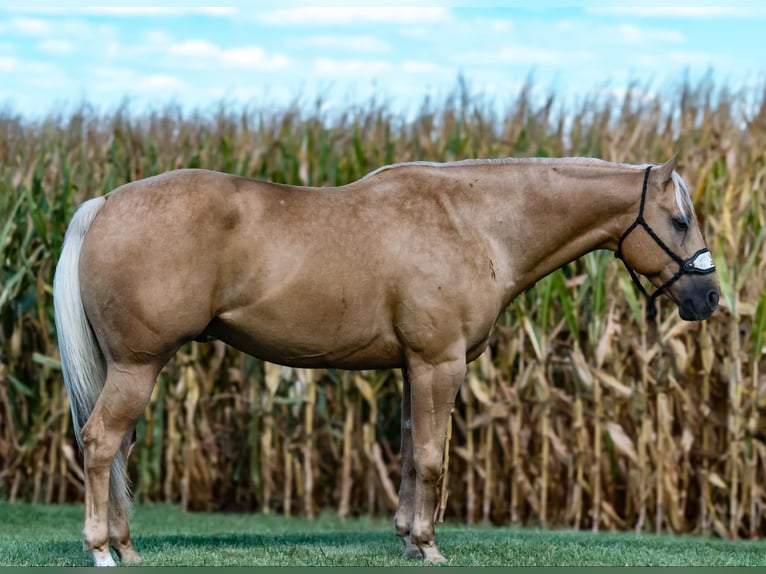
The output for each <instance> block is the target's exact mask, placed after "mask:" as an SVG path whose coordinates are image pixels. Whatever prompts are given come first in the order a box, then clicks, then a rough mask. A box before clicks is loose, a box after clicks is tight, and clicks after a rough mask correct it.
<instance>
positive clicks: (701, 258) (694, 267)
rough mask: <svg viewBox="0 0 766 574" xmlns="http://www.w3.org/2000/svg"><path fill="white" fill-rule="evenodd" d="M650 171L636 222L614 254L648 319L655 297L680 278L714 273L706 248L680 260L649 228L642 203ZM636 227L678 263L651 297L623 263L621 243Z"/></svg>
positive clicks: (643, 189) (647, 172)
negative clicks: (638, 293)
mask: <svg viewBox="0 0 766 574" xmlns="http://www.w3.org/2000/svg"><path fill="white" fill-rule="evenodd" d="M651 169H652V166H648V167H647V168H646V170H645V171H644V185H643V187H642V189H641V205H640V207H639V208H638V217H636V220H635V221H634V222H633V223H632V224H631V225H630V227H628V228H627V229H626V230H625V233H623V234H622V236H621V237H620V241H619V243H618V244H617V250H616V251H615V252H614V256H615V257H616V258H617V259H619V260H620V261H622V263H623V264H624V265H625V269H627V270H628V273H630V278H631V279H632V280H633V283H634V284H635V285H636V287H637V288H638V290H639V291H641V293H642V294H643V295H644V297H646V303H647V307H646V314H647V317H649V318H650V319H651V318H652V317H654V316H655V315H656V314H657V307H656V305H655V300H656V299H657V297H658V296H659V295H661V294H662V293H663V292H664V291H665V290H666V289H667V288H668V287H670V286H671V285H672V284H673V283H675V282H676V281H678V279H680V278H681V276H683V275H691V274H694V275H707V274H709V273H713V272H714V271H715V263H714V262H713V256H712V255H711V254H710V251H709V250H708V249H707V247H704V248H702V249H700V250H699V251H697V252H696V253H695V254H694V255H692V256H691V257H689V258H688V259H682V258H681V257H680V256H679V255H678V254H677V253H675V252H674V251H673V250H672V249H670V247H668V246H667V245H665V242H664V241H662V239H660V237H659V235H657V234H656V233H655V232H654V230H653V229H652V228H651V227H649V224H648V223H647V222H646V220H645V219H644V203H645V202H646V187H647V184H648V183H649V172H650V171H651ZM636 227H643V228H644V230H645V231H646V232H647V233H648V234H649V237H651V238H652V239H654V242H655V243H656V244H657V245H659V246H660V247H661V248H662V250H663V251H665V253H667V254H668V255H670V258H671V259H673V261H675V262H676V263H678V271H676V273H675V275H673V276H672V277H671V278H670V279H668V280H667V281H665V283H663V284H662V285H660V286H659V287H657V289H656V290H655V291H654V293H652V294H651V295H650V294H649V293H648V292H647V291H646V289H645V288H644V286H643V285H642V284H641V281H640V280H639V278H638V274H637V273H636V272H635V270H634V269H633V268H632V267H631V266H630V265H628V262H627V261H625V257H624V256H623V254H622V243H623V242H624V241H625V238H626V237H627V236H628V235H630V233H631V232H632V231H633V230H634V229H635V228H636Z"/></svg>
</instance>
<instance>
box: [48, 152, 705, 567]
mask: <svg viewBox="0 0 766 574" xmlns="http://www.w3.org/2000/svg"><path fill="white" fill-rule="evenodd" d="M675 165H676V162H675V157H674V158H672V159H670V160H669V161H667V162H665V163H663V164H644V165H631V164H620V163H611V162H606V161H603V160H597V159H587V158H560V159H513V158H507V159H487V160H462V161H455V162H448V163H430V162H410V163H401V164H394V165H389V166H384V167H382V168H379V169H377V170H375V171H373V172H371V173H369V174H368V175H366V176H365V177H363V178H361V179H359V180H357V181H355V182H352V183H350V184H348V185H344V186H340V187H302V186H290V185H284V184H277V183H271V182H266V181H258V180H253V179H247V178H244V177H238V176H234V175H228V174H223V173H218V172H213V171H207V170H199V169H182V170H176V171H171V172H167V173H164V174H161V175H157V176H153V177H149V178H146V179H142V180H137V181H134V182H131V183H127V184H125V185H123V186H121V187H119V188H117V189H115V190H113V191H111V192H110V193H108V194H107V195H104V196H100V197H96V198H94V199H90V200H88V201H86V202H84V203H83V204H82V205H81V206H80V207H79V209H78V210H77V212H76V213H75V215H74V217H73V219H72V221H71V222H70V225H69V227H68V229H67V232H66V235H65V240H64V244H63V247H62V252H61V256H60V259H59V261H58V263H57V267H56V272H55V278H54V288H53V291H54V304H55V305H54V306H55V319H56V326H57V333H58V341H59V347H60V353H61V363H62V371H63V377H64V381H65V385H66V389H67V393H68V396H69V400H70V403H71V410H72V419H73V425H74V430H75V435H76V438H77V441H78V442H79V444H80V447H81V448H82V450H83V458H84V474H85V521H84V528H83V541H84V545H85V547H86V548H87V549H89V550H90V551H91V552H92V555H93V561H94V564H95V565H99V566H107V565H114V564H115V561H114V558H113V556H112V554H111V551H110V547H111V548H113V549H114V550H115V552H116V553H117V555H118V557H119V558H120V560H121V561H122V562H123V563H135V562H138V561H140V556H139V555H138V553H137V552H136V550H135V549H134V547H133V545H132V542H131V539H130V528H129V525H128V516H129V510H130V504H131V501H130V492H129V481H128V477H127V473H126V461H127V457H128V454H129V452H130V448H131V440H132V436H133V431H134V429H135V426H136V422H137V420H138V419H139V417H140V416H141V415H142V413H143V412H144V410H145V407H146V406H147V404H148V402H149V399H150V396H151V393H152V388H153V386H154V384H155V379H156V377H157V376H158V374H159V372H160V370H161V369H162V368H163V366H164V365H165V364H166V363H167V361H168V360H169V359H170V358H171V357H172V356H173V355H174V353H175V352H176V351H177V350H178V349H179V347H180V346H181V345H183V344H184V343H186V342H188V341H191V340H195V339H200V338H203V339H204V338H206V337H213V338H217V339H219V340H221V341H224V342H225V343H227V344H229V345H232V346H233V347H235V348H237V349H239V350H241V351H243V352H245V353H248V354H250V355H253V356H255V357H258V358H260V359H263V360H266V361H270V362H273V363H278V364H281V365H287V366H291V367H302V368H340V369H392V368H399V369H401V371H402V374H403V377H402V378H403V396H402V400H401V413H402V416H401V421H402V426H401V433H402V434H401V456H402V479H401V484H400V490H399V502H398V507H397V510H396V513H395V516H394V527H395V532H396V535H397V536H398V537H399V538H401V540H402V541H403V544H404V556H406V557H408V558H422V559H424V560H426V561H431V562H442V561H444V560H445V558H444V556H443V555H442V553H441V552H440V551H439V549H438V547H437V545H436V542H435V534H434V513H435V509H436V506H437V492H436V490H437V488H436V487H437V482H438V480H439V479H440V475H441V471H442V462H443V460H442V459H443V448H444V444H445V437H446V433H447V425H448V421H449V415H450V411H451V410H452V408H453V405H454V402H455V399H456V395H457V392H458V390H459V388H460V386H461V384H462V383H463V382H464V378H465V374H466V364H467V363H468V362H470V361H473V360H474V359H476V358H477V357H478V356H479V355H480V354H481V353H482V352H483V351H484V349H485V348H486V347H487V345H488V342H489V340H490V335H491V333H492V330H493V326H494V324H495V322H496V320H497V318H498V315H499V314H500V313H501V312H502V311H503V310H504V309H505V307H507V306H508V305H509V304H510V303H511V302H512V301H513V299H514V298H515V297H516V296H517V295H518V294H519V293H520V292H522V291H523V290H525V289H526V288H528V287H530V286H531V285H533V284H534V283H535V282H536V281H538V280H539V279H541V278H542V277H544V276H545V275H547V274H548V273H550V272H552V271H554V270H555V269H557V268H559V267H561V266H563V265H565V264H566V263H568V262H571V261H573V260H575V259H576V258H578V257H580V256H582V255H583V254H585V253H587V252H590V251H593V250H596V249H608V250H612V251H614V252H615V255H616V256H617V257H618V258H619V259H621V260H622V261H623V263H624V264H625V266H626V267H627V268H628V270H629V272H630V275H631V277H632V278H633V279H634V281H635V282H636V284H637V285H638V287H639V289H641V291H642V292H643V293H644V294H645V295H646V297H647V300H648V301H649V303H653V302H654V300H655V298H656V297H658V296H659V295H661V294H663V295H666V296H667V297H669V298H670V299H671V300H672V301H673V302H675V303H676V305H677V306H678V313H679V315H680V317H681V318H682V319H684V320H689V321H693V320H694V321H697V320H704V319H706V318H708V317H710V315H711V314H712V313H713V312H714V310H715V309H716V306H717V304H718V299H719V286H718V281H717V279H716V276H715V265H714V263H713V258H712V257H711V254H710V252H709V251H708V249H707V247H706V246H705V241H704V238H703V235H702V233H701V231H700V227H699V222H698V219H697V217H696V215H695V212H694V206H693V203H692V200H691V198H690V196H689V191H688V188H687V186H686V183H685V182H684V180H683V178H682V177H681V176H680V175H679V174H678V173H677V172H676V171H675ZM639 275H643V276H644V277H645V279H644V280H643V281H645V282H648V283H650V284H651V285H653V286H654V288H656V290H655V291H654V293H651V294H650V293H648V292H647V291H646V289H645V288H644V287H643V285H642V284H641V282H640V281H639V278H638V276H639Z"/></svg>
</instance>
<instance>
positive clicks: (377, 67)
mask: <svg viewBox="0 0 766 574" xmlns="http://www.w3.org/2000/svg"><path fill="white" fill-rule="evenodd" d="M313 70H314V72H316V73H318V74H320V75H323V76H343V77H348V76H352V75H360V76H366V77H369V76H371V75H375V74H380V73H383V72H388V71H390V70H391V64H390V63H389V62H386V61H385V60H360V59H351V60H336V59H333V58H318V59H316V60H314V67H313Z"/></svg>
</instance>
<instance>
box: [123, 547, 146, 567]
mask: <svg viewBox="0 0 766 574" xmlns="http://www.w3.org/2000/svg"><path fill="white" fill-rule="evenodd" d="M120 562H122V563H123V564H141V556H139V554H138V552H136V551H135V550H133V549H132V548H130V549H125V550H123V551H122V553H121V554H120Z"/></svg>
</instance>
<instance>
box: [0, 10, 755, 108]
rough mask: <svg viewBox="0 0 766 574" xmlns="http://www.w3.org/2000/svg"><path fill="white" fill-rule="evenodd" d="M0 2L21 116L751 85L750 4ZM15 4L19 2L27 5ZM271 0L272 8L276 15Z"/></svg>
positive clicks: (1, 72) (1, 34)
mask: <svg viewBox="0 0 766 574" xmlns="http://www.w3.org/2000/svg"><path fill="white" fill-rule="evenodd" d="M537 5H538V6H542V7H539V8H528V7H524V6H522V5H514V6H502V5H497V3H492V2H489V3H487V2H485V3H481V2H480V3H479V5H478V6H477V7H472V8H467V7H460V6H455V5H450V4H441V5H439V4H431V5H427V6H426V5H422V4H421V5H420V6H402V5H397V6H394V5H391V4H389V5H387V6H384V7H378V8H375V7H368V6H366V5H361V6H360V7H354V8H350V7H343V6H318V5H300V4H295V3H282V4H279V3H275V4H272V5H266V4H263V3H261V4H257V5H256V7H245V6H244V5H240V6H239V7H230V8H227V7H219V8H202V7H193V8H188V7H186V8H184V7H169V8H148V7H136V6H133V7H110V8H95V7H87V6H83V5H65V4H59V5H58V6H64V7H60V8H57V7H50V6H48V7H35V6H34V4H32V5H27V7H15V8H9V7H0V105H3V106H6V107H7V106H10V108H11V109H12V110H14V111H16V112H20V113H23V114H27V115H39V114H47V113H49V112H54V111H57V110H59V111H60V110H65V109H71V107H75V106H77V105H79V104H80V102H82V101H84V100H85V101H88V102H90V103H92V104H94V105H96V106H98V107H99V108H102V109H109V108H112V107H114V106H116V105H118V104H119V103H120V102H121V101H123V100H124V98H126V97H129V98H130V99H131V101H132V102H133V104H134V105H135V106H137V107H141V106H144V105H146V104H149V105H154V106H157V105H163V104H164V103H166V102H175V103H179V104H181V105H182V106H184V107H187V108H206V107H208V106H211V105H214V104H217V103H219V102H221V101H222V100H225V101H227V102H229V103H230V104H236V103H242V102H248V103H254V104H256V105H270V104H287V103H290V102H293V101H299V102H302V103H307V104H308V103H312V102H313V101H314V99H315V98H316V96H317V94H321V95H322V98H323V101H324V102H325V105H326V106H327V107H328V108H332V109H342V108H343V107H344V106H348V105H349V104H353V103H359V102H361V103H364V102H367V101H369V99H370V97H372V96H373V95H375V97H377V98H379V99H385V100H387V101H389V102H390V103H391V104H392V105H394V106H396V107H400V108H402V109H405V110H407V109H409V110H413V109H415V108H417V106H418V105H419V104H420V103H421V102H422V101H423V98H424V96H425V95H427V94H429V95H431V96H434V97H436V98H437V101H438V98H439V97H440V96H443V95H444V94H446V93H448V92H450V91H451V90H452V89H453V88H454V87H455V86H456V84H457V78H458V77H459V76H462V77H463V78H465V80H466V81H467V82H468V85H469V86H470V88H471V90H472V91H473V92H480V93H482V94H485V95H486V96H487V97H489V98H493V99H495V100H497V101H499V102H501V103H502V101H503V98H505V97H513V96H515V95H516V94H517V93H518V91H519V88H520V86H521V85H522V84H523V83H524V82H525V81H526V80H527V78H528V77H529V76H530V74H532V76H533V77H534V79H535V85H536V86H537V88H538V89H539V90H540V91H541V92H544V93H548V92H555V93H556V94H557V95H558V97H559V98H560V99H562V100H568V99H572V98H575V99H576V98H577V97H580V96H582V95H584V94H592V93H594V92H599V93H601V94H616V95H620V94H621V93H622V92H623V91H624V90H625V89H626V87H627V86H628V85H630V84H631V82H633V83H637V84H638V87H639V88H640V89H642V90H643V89H647V90H648V91H650V92H661V91H662V90H663V89H666V88H669V87H672V86H674V85H676V84H677V83H678V82H679V81H681V79H682V78H683V77H684V75H688V76H689V77H690V78H691V79H692V80H696V79H698V78H701V77H703V76H704V75H705V74H706V73H708V72H709V71H712V74H713V78H714V80H715V81H716V84H717V85H719V86H721V85H727V86H730V87H731V88H732V89H733V90H742V89H744V90H756V89H761V90H762V89H763V87H764V85H765V83H764V77H766V73H765V72H766V69H765V68H766V64H764V55H765V54H766V32H765V31H766V7H763V8H761V7H753V6H752V5H751V6H740V7H726V8H716V7H701V8H699V7H698V8H673V7H658V6H651V5H649V6H648V7H643V8H613V7H608V6H603V5H602V6H596V5H591V6H590V7H582V6H581V7H576V6H571V7H554V6H552V5H551V4H550V3H548V2H542V3H538V4H537ZM30 6H31V7H30ZM275 6H281V7H279V8H277V7H275Z"/></svg>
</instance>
